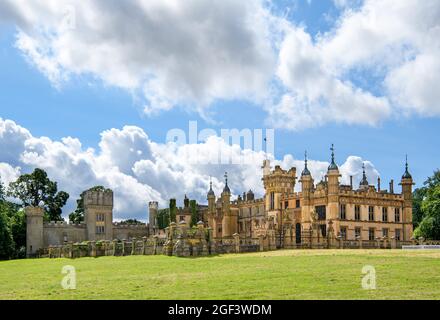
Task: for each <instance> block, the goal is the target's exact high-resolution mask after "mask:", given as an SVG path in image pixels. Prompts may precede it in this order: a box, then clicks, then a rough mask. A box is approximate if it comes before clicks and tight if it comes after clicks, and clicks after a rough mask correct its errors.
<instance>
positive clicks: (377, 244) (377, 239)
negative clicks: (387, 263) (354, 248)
mask: <svg viewBox="0 0 440 320" xmlns="http://www.w3.org/2000/svg"><path fill="white" fill-rule="evenodd" d="M376 247H377V248H376V249H380V239H379V238H376Z"/></svg>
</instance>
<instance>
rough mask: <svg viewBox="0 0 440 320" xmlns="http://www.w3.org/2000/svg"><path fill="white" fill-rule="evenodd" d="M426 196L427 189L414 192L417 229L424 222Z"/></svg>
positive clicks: (414, 212) (414, 215)
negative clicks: (423, 208)
mask: <svg viewBox="0 0 440 320" xmlns="http://www.w3.org/2000/svg"><path fill="white" fill-rule="evenodd" d="M425 196H426V188H423V187H422V188H418V189H416V190H414V192H413V225H414V228H417V227H418V226H419V224H420V222H422V220H423V211H422V202H423V199H424V198H425Z"/></svg>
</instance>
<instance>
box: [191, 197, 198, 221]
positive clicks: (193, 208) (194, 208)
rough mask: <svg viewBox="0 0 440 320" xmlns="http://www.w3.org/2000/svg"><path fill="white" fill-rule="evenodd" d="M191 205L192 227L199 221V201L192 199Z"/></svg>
mask: <svg viewBox="0 0 440 320" xmlns="http://www.w3.org/2000/svg"><path fill="white" fill-rule="evenodd" d="M189 207H190V209H191V227H192V226H195V225H197V222H199V213H198V212H197V201H196V200H191V201H190V202H189Z"/></svg>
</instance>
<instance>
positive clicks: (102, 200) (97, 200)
mask: <svg viewBox="0 0 440 320" xmlns="http://www.w3.org/2000/svg"><path fill="white" fill-rule="evenodd" d="M84 206H85V207H87V206H111V207H113V191H112V190H109V189H106V190H104V191H90V190H89V191H86V193H85V194H84Z"/></svg>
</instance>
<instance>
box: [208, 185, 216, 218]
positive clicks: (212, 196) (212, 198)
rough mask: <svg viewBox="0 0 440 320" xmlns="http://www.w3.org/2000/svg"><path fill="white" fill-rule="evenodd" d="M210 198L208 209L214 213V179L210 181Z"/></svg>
mask: <svg viewBox="0 0 440 320" xmlns="http://www.w3.org/2000/svg"><path fill="white" fill-rule="evenodd" d="M207 200H208V211H209V213H214V211H215V193H214V190H212V180H210V181H209V191H208V195H207Z"/></svg>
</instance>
